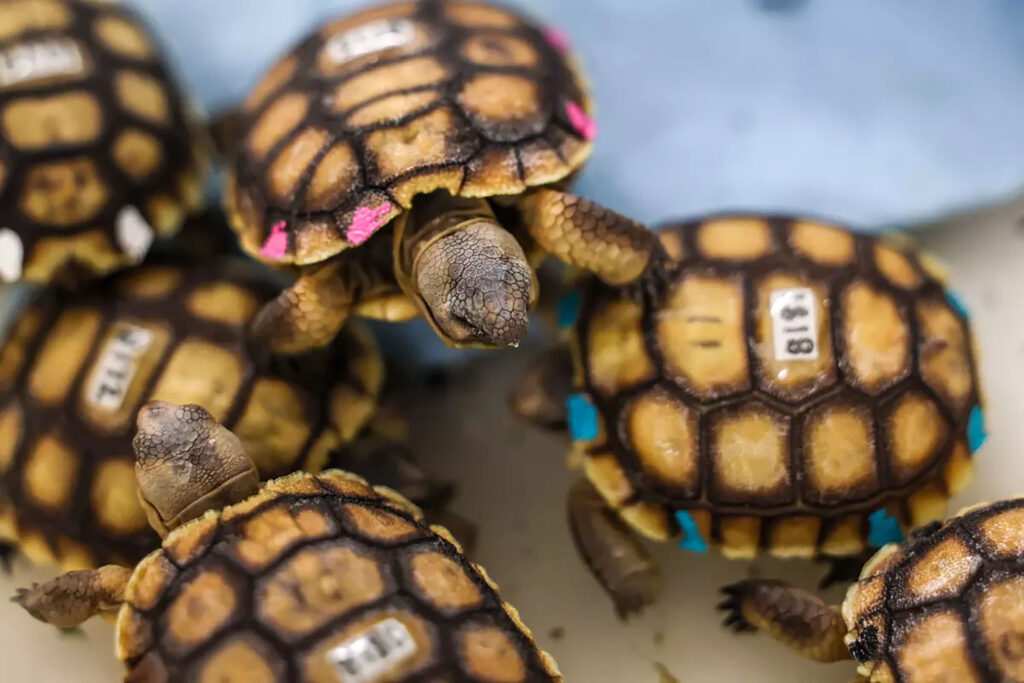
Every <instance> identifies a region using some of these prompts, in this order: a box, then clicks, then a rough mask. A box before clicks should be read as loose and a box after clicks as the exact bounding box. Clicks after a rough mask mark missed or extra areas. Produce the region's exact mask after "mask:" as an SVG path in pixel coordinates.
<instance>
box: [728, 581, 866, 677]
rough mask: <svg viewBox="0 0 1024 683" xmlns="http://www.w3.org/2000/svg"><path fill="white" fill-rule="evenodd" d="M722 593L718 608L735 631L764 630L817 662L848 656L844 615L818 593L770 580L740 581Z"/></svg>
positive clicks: (844, 658)
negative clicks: (724, 596)
mask: <svg viewBox="0 0 1024 683" xmlns="http://www.w3.org/2000/svg"><path fill="white" fill-rule="evenodd" d="M722 592H723V593H725V595H726V599H725V600H724V601H722V603H721V604H719V606H718V608H719V609H720V610H722V611H723V612H725V613H726V618H725V625H726V626H728V627H730V628H732V629H733V630H734V631H736V632H737V633H743V632H753V631H764V632H765V633H767V634H768V635H769V636H771V637H772V638H774V639H775V640H777V641H779V642H780V643H783V644H784V645H787V646H789V647H790V648H792V649H793V650H795V651H796V652H798V653H800V654H801V655H803V656H804V657H806V658H807V659H813V660H815V661H818V662H838V661H842V660H847V659H850V651H849V650H848V649H847V647H846V644H845V643H844V642H843V638H844V637H845V636H846V624H845V623H844V622H843V617H842V616H841V615H840V614H839V610H837V609H836V608H834V607H830V606H829V605H827V604H825V602H824V601H823V600H821V598H819V597H818V596H816V595H814V594H812V593H808V592H807V591H804V590H801V589H799V588H795V587H793V586H790V585H787V584H785V583H783V582H781V581H769V580H748V581H740V582H739V583H735V584H733V585H731V586H726V587H725V588H723V589H722Z"/></svg>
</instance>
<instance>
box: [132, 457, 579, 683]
mask: <svg viewBox="0 0 1024 683" xmlns="http://www.w3.org/2000/svg"><path fill="white" fill-rule="evenodd" d="M368 648H372V649H373V650H374V652H372V653H370V655H376V656H369V655H366V653H365V652H364V650H366V649H368ZM116 650H117V656H118V657H119V658H120V659H121V660H122V661H124V662H125V664H126V666H127V667H128V668H129V669H130V670H131V673H130V674H129V679H130V680H146V681H179V680H182V681H183V680H189V681H211V682H212V681H217V682H218V683H230V682H232V681H238V682H239V683H241V682H242V681H245V683H265V682H273V681H285V680H303V681H324V682H325V683H329V682H330V683H333V682H336V681H348V680H356V681H369V680H375V681H376V680H387V681H393V682H395V683H398V682H400V681H407V680H416V681H427V680H430V681H435V680H437V681H440V680H445V681H448V680H459V681H466V682H467V683H468V682H474V683H475V682H480V683H484V682H488V683H492V682H495V681H508V682H510V683H511V682H523V683H526V682H534V681H536V682H538V683H539V682H541V681H548V682H551V681H561V680H562V678H561V675H560V674H559V673H558V668H557V666H556V665H555V662H554V660H552V659H551V657H550V656H549V655H548V654H547V653H545V652H543V651H542V650H539V649H538V648H537V646H536V645H535V644H534V642H533V637H532V636H531V634H530V631H529V629H528V628H527V627H526V626H525V625H524V624H523V623H522V622H521V621H520V619H519V615H518V613H517V612H516V610H515V608H513V607H512V606H510V605H508V604H507V603H505V602H504V601H502V599H501V596H500V595H499V594H498V591H497V587H496V586H495V585H494V583H493V582H492V581H491V580H490V579H489V578H488V576H487V573H486V572H485V571H484V570H483V568H482V567H479V566H478V565H475V564H472V563H470V562H468V561H467V560H466V559H465V557H463V555H462V550H461V548H460V547H459V545H458V543H457V542H456V541H455V539H454V538H452V536H451V535H450V534H449V533H448V531H447V530H445V529H444V528H442V527H436V526H435V527H428V526H426V525H425V524H424V523H423V519H422V515H421V513H420V511H419V510H418V509H417V508H416V507H415V506H414V505H412V503H409V502H408V501H407V500H405V499H404V498H402V497H401V496H399V495H398V494H396V493H394V492H393V491H391V490H390V489H385V488H381V487H377V488H373V487H371V486H369V485H368V484H367V483H366V482H365V480H363V479H361V478H359V477H357V476H355V475H352V474H348V473H346V472H343V471H341V470H329V471H327V472H324V473H323V474H320V475H318V476H314V475H310V474H307V473H304V472H299V473H295V474H293V475H291V476H288V477H284V478H282V479H277V480H274V481H271V482H268V483H266V484H265V485H264V486H263V488H262V490H261V491H260V493H258V494H257V495H255V496H253V497H252V498H250V499H248V500H246V501H244V502H242V503H239V504H237V505H233V506H230V507H228V508H225V509H224V510H223V511H212V512H209V513H207V514H206V515H205V516H203V517H201V518H199V519H197V520H194V521H192V522H190V523H188V524H186V525H185V526H183V527H181V528H180V529H177V530H176V531H174V532H172V533H171V534H170V535H169V536H168V537H167V538H166V539H165V540H164V543H163V547H162V548H161V549H160V550H157V551H154V552H153V553H151V554H150V555H148V556H147V557H146V558H145V559H144V560H143V561H142V562H141V563H140V564H139V566H138V567H137V568H136V570H135V573H134V575H133V577H132V579H131V581H130V582H129V585H128V589H127V594H126V600H125V604H124V606H122V608H121V611H120V614H119V615H118V620H117V636H116ZM361 652H362V653H363V654H364V657H361V656H360V653H361Z"/></svg>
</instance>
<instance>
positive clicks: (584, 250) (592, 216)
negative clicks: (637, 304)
mask: <svg viewBox="0 0 1024 683" xmlns="http://www.w3.org/2000/svg"><path fill="white" fill-rule="evenodd" d="M520 210H521V211H522V213H523V222H524V223H525V225H526V229H527V231H528V232H529V233H530V236H531V237H533V239H534V240H536V241H537V243H538V244H539V245H540V246H541V247H542V248H543V249H544V250H545V251H547V252H548V253H550V254H551V255H553V256H555V257H557V258H559V259H561V260H562V261H564V262H565V263H567V264H569V265H570V266H575V267H576V268H581V269H583V270H587V271H590V272H592V273H593V274H594V275H596V276H597V277H598V278H600V279H601V280H603V281H604V282H606V283H607V284H609V285H612V286H620V285H627V284H632V283H634V282H636V281H637V280H639V279H640V277H641V276H642V275H643V274H644V273H645V272H647V271H648V270H649V269H651V268H652V267H655V266H656V265H657V263H658V262H660V261H661V260H663V259H664V258H665V255H664V251H663V249H662V247H661V244H660V242H658V238H657V236H656V235H655V234H654V233H653V232H652V231H650V230H648V229H647V228H645V227H644V226H643V225H641V224H639V223H637V222H636V221H633V220H630V219H629V218H626V217H625V216H622V215H621V214H618V213H616V212H614V211H612V210H611V209H606V208H605V207H603V206H600V205H599V204H595V203H593V202H591V201H589V200H586V199H582V198H580V197H577V196H575V195H572V194H569V193H567V192H559V191H557V190H550V189H547V188H542V189H537V190H533V191H531V192H529V193H528V194H527V195H526V196H525V197H524V198H523V200H522V201H521V202H520Z"/></svg>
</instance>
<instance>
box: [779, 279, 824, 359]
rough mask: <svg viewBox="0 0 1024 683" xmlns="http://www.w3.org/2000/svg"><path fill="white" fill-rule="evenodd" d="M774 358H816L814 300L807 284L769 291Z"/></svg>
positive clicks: (816, 311) (816, 332)
mask: <svg viewBox="0 0 1024 683" xmlns="http://www.w3.org/2000/svg"><path fill="white" fill-rule="evenodd" d="M770 310H771V316H772V332H773V335H774V341H775V360H817V359H818V302H817V300H816V297H815V296H814V292H813V291H812V290H810V289H807V288H800V289H780V290H778V291H775V292H772V295H771V302H770Z"/></svg>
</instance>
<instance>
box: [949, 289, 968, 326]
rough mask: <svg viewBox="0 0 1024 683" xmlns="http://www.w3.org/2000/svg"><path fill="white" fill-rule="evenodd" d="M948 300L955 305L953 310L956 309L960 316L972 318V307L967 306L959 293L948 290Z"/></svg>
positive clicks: (951, 304)
mask: <svg viewBox="0 0 1024 683" xmlns="http://www.w3.org/2000/svg"><path fill="white" fill-rule="evenodd" d="M946 301H948V302H949V305H950V306H952V307H953V310H954V311H956V312H957V314H958V315H959V316H960V317H962V318H964V319H966V320H970V319H971V311H970V309H968V308H967V306H966V305H965V304H964V300H963V299H961V298H960V297H959V296H958V295H957V294H955V293H953V292H950V291H947V292H946Z"/></svg>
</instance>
